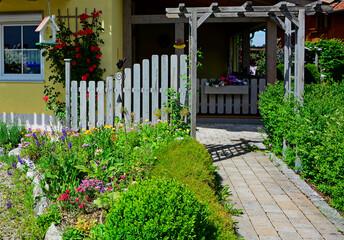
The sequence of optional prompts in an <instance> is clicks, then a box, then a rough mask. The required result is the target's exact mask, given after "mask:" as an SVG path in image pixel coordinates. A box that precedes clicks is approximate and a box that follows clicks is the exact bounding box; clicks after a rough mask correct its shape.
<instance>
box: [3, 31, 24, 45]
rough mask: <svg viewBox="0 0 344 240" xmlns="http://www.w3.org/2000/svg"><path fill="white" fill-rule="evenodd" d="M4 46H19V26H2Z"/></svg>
mask: <svg viewBox="0 0 344 240" xmlns="http://www.w3.org/2000/svg"><path fill="white" fill-rule="evenodd" d="M4 48H5V49H6V48H8V49H20V48H21V27H20V26H5V27H4Z"/></svg>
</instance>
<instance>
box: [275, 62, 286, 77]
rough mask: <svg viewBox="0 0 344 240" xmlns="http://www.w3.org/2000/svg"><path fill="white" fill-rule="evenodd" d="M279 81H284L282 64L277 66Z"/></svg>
mask: <svg viewBox="0 0 344 240" xmlns="http://www.w3.org/2000/svg"><path fill="white" fill-rule="evenodd" d="M277 80H281V81H283V80H284V64H282V63H280V64H278V65H277Z"/></svg>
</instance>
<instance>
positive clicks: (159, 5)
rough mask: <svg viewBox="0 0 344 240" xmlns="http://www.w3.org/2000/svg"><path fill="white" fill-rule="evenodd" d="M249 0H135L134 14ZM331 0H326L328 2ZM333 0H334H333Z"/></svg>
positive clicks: (260, 0) (270, 0) (301, 1)
mask: <svg viewBox="0 0 344 240" xmlns="http://www.w3.org/2000/svg"><path fill="white" fill-rule="evenodd" d="M246 1H247V0H180V1H176V0H163V1H162V0H134V5H135V8H134V9H135V10H134V11H135V12H134V14H164V13H165V8H174V7H178V4H179V3H185V6H187V7H209V6H210V4H212V3H213V2H217V3H218V5H219V6H241V5H243V4H244V3H245V2H246ZM281 1H282V0H252V4H253V5H255V6H264V5H275V4H277V3H279V2H281ZM314 1H315V0H289V2H292V3H295V4H296V5H301V6H302V5H306V4H309V3H312V2H314ZM327 1H330V0H324V1H323V2H324V3H327ZM332 1H333V0H332Z"/></svg>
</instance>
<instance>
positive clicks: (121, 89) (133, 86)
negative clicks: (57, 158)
mask: <svg viewBox="0 0 344 240" xmlns="http://www.w3.org/2000/svg"><path fill="white" fill-rule="evenodd" d="M186 58H187V56H186V55H181V56H179V57H178V56H177V55H171V56H170V57H169V56H167V55H162V56H161V57H160V58H159V56H158V55H153V56H152V58H151V61H150V60H148V59H145V60H143V61H142V64H134V66H133V69H131V68H126V69H124V74H123V73H121V72H118V73H117V74H116V77H115V79H113V78H112V77H107V78H106V85H104V81H99V82H94V81H88V82H86V81H81V82H80V83H79V84H78V82H77V81H72V82H71V88H70V89H71V93H70V96H71V117H70V119H71V127H72V128H73V129H78V128H85V129H87V128H91V127H98V126H101V125H104V124H106V125H113V123H114V118H115V116H116V117H118V118H120V119H122V118H125V119H128V118H130V117H131V116H132V114H131V113H133V117H134V120H135V121H140V120H141V119H143V120H146V119H149V120H151V121H153V122H154V121H156V120H157V119H158V118H161V119H162V120H166V119H167V114H166V113H164V108H165V107H164V103H166V102H167V100H168V96H167V89H169V88H173V89H175V90H176V91H179V92H180V102H181V103H183V104H186V103H187V90H186V83H187V81H186V78H187V63H186V61H185V60H186ZM114 81H115V83H114ZM206 81H207V80H206V79H201V81H199V80H198V82H199V83H201V84H198V86H199V90H200V91H198V92H197V99H198V101H197V113H199V114H257V99H258V93H259V92H260V91H262V90H264V88H265V85H266V83H265V79H259V81H258V80H257V79H251V80H250V81H249V94H234V95H228V94H220V95H219V94H216V95H215V94H205V92H204V86H205V82H206ZM159 110H161V111H159ZM157 111H159V112H161V116H158V114H156V112H157Z"/></svg>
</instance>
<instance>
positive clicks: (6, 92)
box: [0, 0, 123, 114]
mask: <svg viewBox="0 0 344 240" xmlns="http://www.w3.org/2000/svg"><path fill="white" fill-rule="evenodd" d="M45 3H46V1H45V0H37V1H28V0H15V4H14V0H2V1H1V2H0V14H1V13H8V12H13V13H21V12H37V11H42V14H43V13H44V14H45V12H44V11H45V9H46V6H45ZM50 5H51V14H55V15H58V11H57V10H58V9H60V10H61V15H66V12H67V8H69V14H70V15H73V14H75V8H76V7H77V8H78V14H81V13H83V12H84V10H85V8H87V13H88V14H90V12H91V11H92V10H93V9H94V8H95V9H96V10H102V11H103V14H102V16H101V19H102V21H103V27H104V29H105V31H104V33H102V35H101V37H102V38H103V40H104V42H105V44H104V45H102V46H101V51H102V53H103V55H102V67H103V68H106V72H105V73H104V76H103V78H104V79H105V78H106V76H111V75H114V73H115V72H116V71H117V68H115V66H116V62H117V52H119V57H120V58H122V57H123V55H122V0H99V1H94V0H50ZM117 49H118V50H117ZM44 73H45V79H46V80H45V82H44V83H10V82H8V83H3V82H1V83H0V113H3V112H5V113H20V114H33V113H38V114H41V113H45V114H51V112H47V111H46V110H45V109H46V108H45V104H44V101H43V97H44V94H43V90H44V84H46V83H47V79H48V77H49V74H50V71H49V64H48V63H45V72H44Z"/></svg>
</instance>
